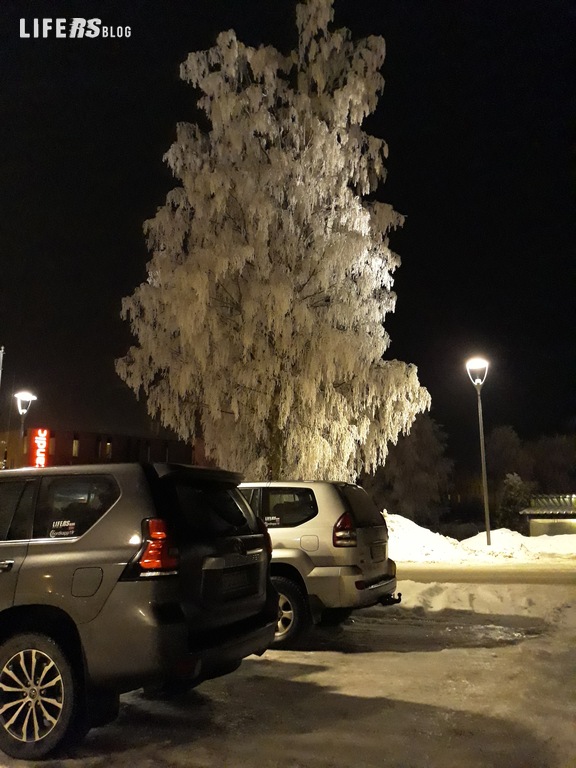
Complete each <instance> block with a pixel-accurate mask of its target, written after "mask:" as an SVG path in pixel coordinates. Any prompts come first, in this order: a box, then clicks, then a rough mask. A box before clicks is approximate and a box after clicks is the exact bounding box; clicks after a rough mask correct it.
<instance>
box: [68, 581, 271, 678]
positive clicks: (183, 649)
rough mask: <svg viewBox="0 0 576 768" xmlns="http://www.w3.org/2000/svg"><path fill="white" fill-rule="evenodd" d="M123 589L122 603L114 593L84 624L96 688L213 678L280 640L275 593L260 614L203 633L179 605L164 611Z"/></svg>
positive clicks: (88, 662) (128, 586) (82, 632)
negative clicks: (277, 632) (276, 637)
mask: <svg viewBox="0 0 576 768" xmlns="http://www.w3.org/2000/svg"><path fill="white" fill-rule="evenodd" d="M123 586H125V587H126V589H125V590H122V592H123V597H122V599H115V594H114V593H113V595H112V597H111V599H110V600H108V602H107V603H106V605H105V606H104V609H103V610H102V612H101V613H100V614H99V616H98V617H97V618H96V619H95V620H94V621H91V622H89V623H87V624H83V625H79V626H78V630H79V633H80V638H81V641H82V646H83V651H84V658H85V668H86V674H87V677H88V680H89V682H90V683H91V684H92V685H94V686H96V687H99V688H109V689H113V690H116V691H118V692H123V691H130V690H133V689H135V688H140V687H142V686H145V685H148V684H153V683H156V682H161V681H163V680H165V679H167V678H178V679H189V680H191V681H196V680H198V681H199V680H204V679H208V678H210V677H214V676H216V675H218V674H220V673H221V670H223V669H226V667H230V666H233V663H234V662H239V661H241V660H242V659H243V658H245V657H246V656H250V655H251V654H257V655H262V654H263V653H264V651H265V650H266V649H267V648H268V647H269V646H270V645H271V643H272V641H273V639H274V633H275V631H276V624H277V616H276V613H277V599H276V598H275V593H274V595H273V597H274V599H273V600H272V599H271V600H268V601H267V603H268V604H267V606H266V607H265V608H264V609H263V611H262V612H261V613H260V614H258V615H256V616H253V617H251V618H250V619H246V620H244V621H241V622H237V623H235V624H232V625H228V626H223V627H220V628H219V629H218V630H213V631H211V632H209V633H205V634H201V633H195V632H194V629H195V628H194V627H193V626H189V625H188V623H187V622H186V621H184V620H183V616H182V614H181V612H179V611H178V610H176V607H175V609H174V610H173V611H166V610H163V611H158V610H157V609H155V608H154V605H155V603H154V602H153V601H152V600H150V601H149V602H144V601H143V600H141V599H140V600H136V599H135V600H134V601H133V602H132V601H131V600H130V596H131V593H132V590H133V586H134V585H132V584H130V583H128V582H127V583H126V584H125V585H123ZM135 586H137V587H141V585H140V584H137V585H135ZM135 593H136V592H135ZM139 597H141V593H140V594H139ZM270 605H273V606H274V607H273V608H272V609H271V607H270ZM164 607H165V606H164Z"/></svg>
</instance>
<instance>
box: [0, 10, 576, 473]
mask: <svg viewBox="0 0 576 768" xmlns="http://www.w3.org/2000/svg"><path fill="white" fill-rule="evenodd" d="M335 11H336V25H337V26H347V27H349V28H350V29H351V30H352V32H353V34H354V36H355V37H358V36H362V35H366V34H379V35H383V36H384V37H385V39H386V44H387V57H386V62H385V64H384V68H383V74H384V76H385V79H386V87H385V90H384V94H383V96H382V98H381V100H380V105H379V108H378V110H377V113H376V114H375V115H374V116H373V117H372V118H371V119H370V120H369V121H368V123H367V125H366V127H367V129H368V130H369V132H370V133H373V134H375V135H377V136H379V137H382V138H384V139H385V140H386V141H387V143H388V145H389V148H390V158H389V162H388V179H387V181H386V183H385V185H384V186H383V187H382V189H381V191H380V193H379V195H378V196H379V198H380V199H381V200H386V201H387V202H390V203H392V204H393V205H394V207H395V208H396V209H397V210H399V211H400V212H401V213H403V214H405V216H406V224H405V226H404V229H403V230H401V231H399V232H397V233H395V234H394V235H393V238H392V241H391V245H392V247H393V249H394V250H395V251H397V252H398V253H399V254H400V256H401V258H402V266H401V268H400V269H399V270H398V271H397V273H396V276H395V290H396V292H397V294H398V303H397V308H396V312H395V314H394V315H391V316H389V319H388V322H387V325H386V327H387V330H388V331H389V333H390V335H391V337H392V345H391V347H390V350H389V357H396V358H399V359H402V360H405V361H407V362H413V363H415V364H416V365H417V366H418V369H419V374H420V380H421V382H422V383H423V384H424V385H425V386H427V387H428V389H429V390H430V393H431V395H432V401H433V406H432V412H431V413H432V416H433V417H434V418H435V419H436V420H437V421H438V422H439V423H440V424H442V425H443V426H444V428H445V430H446V432H447V435H448V439H449V453H450V454H451V455H452V456H453V457H454V458H456V459H459V458H460V457H465V456H466V455H468V454H469V452H470V451H473V452H476V451H477V421H476V419H477V413H476V395H475V392H474V390H473V388H472V385H471V384H470V382H469V380H468V378H467V375H466V371H465V368H464V363H465V360H466V358H467V357H469V356H471V355H475V354H482V355H484V356H486V357H487V358H488V359H489V360H490V361H491V369H490V372H489V376H488V380H487V382H486V385H485V387H484V390H483V395H482V398H483V406H484V418H485V427H486V430H487V431H489V430H490V429H491V428H492V427H493V426H497V425H500V424H511V425H512V426H514V427H515V429H516V430H517V431H518V433H519V434H520V436H521V437H523V438H532V437H537V436H538V435H541V434H555V433H558V432H561V433H566V432H569V431H571V432H574V430H575V429H576V388H575V380H576V359H575V358H576V355H575V350H576V344H575V343H574V337H575V330H576V322H575V320H576V318H575V309H574V307H575V302H574V298H573V297H574V293H575V288H576V282H575V270H574V264H575V258H574V257H575V251H576V159H575V151H576V0H545V2H543V0H505V1H503V0H474V2H471V1H470V0H336V2H335ZM59 16H60V17H64V18H68V19H69V18H71V17H73V16H81V17H88V18H90V17H98V18H100V19H102V23H103V24H106V25H109V26H114V27H117V26H118V25H122V26H125V25H128V26H130V27H131V37H130V38H129V39H116V40H110V39H107V40H103V39H96V40H86V39H84V40H71V39H56V38H54V37H52V38H50V39H47V40H43V39H21V38H20V37H19V19H20V18H25V19H26V20H27V24H28V28H29V29H31V28H32V22H33V19H34V18H43V17H51V18H57V17H59ZM228 28H234V29H235V30H236V32H237V34H238V37H239V38H240V39H241V40H242V41H243V42H245V43H247V44H250V45H259V44H262V43H267V44H273V45H276V46H277V47H279V48H281V49H284V50H287V49H288V48H290V47H293V45H294V43H295V39H296V32H295V24H294V3H293V2H292V0H290V2H288V0H275V1H274V2H271V1H270V0H243V1H242V2H241V1H240V0H188V1H186V0H170V1H169V2H160V1H159V0H158V1H157V2H150V0H146V1H145V0H124V2H121V3H119V2H117V0H66V2H62V0H51V1H50V2H48V0H44V1H43V2H32V1H28V2H24V0H20V1H19V2H14V1H13V0H2V3H1V5H0V34H1V40H0V72H1V75H0V76H1V86H0V110H1V112H0V168H1V175H0V233H1V236H0V345H4V347H5V357H4V366H3V374H2V380H1V383H0V430H2V429H6V428H7V427H10V426H11V427H12V428H14V427H15V426H16V425H17V419H18V417H17V414H16V409H15V407H14V398H13V397H12V394H13V392H14V391H17V389H19V388H23V387H25V388H29V389H31V390H32V391H33V392H34V393H35V394H36V395H37V396H38V402H37V403H35V404H34V405H33V409H34V410H33V411H31V412H30V416H29V419H30V420H31V422H34V423H37V424H41V423H44V424H46V425H47V426H51V427H52V428H54V429H65V428H66V429H78V430H80V429H90V430H95V431H102V432H106V431H108V432H115V433H118V432H125V433H130V434H137V433H141V432H143V431H144V430H145V429H146V428H147V427H148V420H147V418H146V415H145V409H144V408H143V406H142V404H138V403H137V402H136V399H135V397H134V395H133V394H132V392H131V391H130V390H128V388H127V387H126V386H125V385H124V384H123V382H122V381H121V380H120V379H119V378H118V377H117V376H116V374H115V372H114V359H115V358H116V357H118V356H120V355H122V354H124V352H125V351H126V350H127V348H128V346H129V344H130V343H131V337H130V334H129V331H128V328H127V327H126V325H125V324H124V323H122V321H121V320H120V317H119V312H120V301H121V298H122V297H123V296H125V295H127V294H130V293H131V292H132V291H133V289H134V287H135V286H136V285H137V284H139V283H140V282H141V281H142V280H143V279H144V278H145V264H146V261H147V258H148V256H147V252H146V249H145V244H144V238H143V234H142V224H143V222H144V220H145V219H147V218H150V217H152V216H153V215H154V213H155V210H156V208H157V207H158V206H160V205H162V203H163V201H164V196H165V194H166V192H167V191H168V190H169V189H170V188H172V187H173V186H174V184H175V181H174V180H173V179H172V177H171V175H170V172H169V170H168V169H167V167H166V166H165V165H164V164H163V162H162V155H163V154H164V152H165V151H166V150H167V149H168V148H169V146H170V144H171V143H172V141H173V139H174V136H175V125H176V122H177V121H182V120H194V118H195V115H196V112H195V108H194V101H195V94H194V91H193V90H192V89H191V88H190V86H188V85H186V84H184V83H182V82H181V81H180V80H179V79H178V67H179V64H180V63H181V61H182V60H183V59H184V58H185V57H186V54H187V53H188V52H189V51H191V50H199V49H205V48H208V47H210V46H211V45H212V44H213V43H214V41H215V37H216V35H217V33H218V32H219V31H221V30H223V29H228ZM32 414H34V415H32ZM473 455H474V456H475V455H476V454H475V453H473Z"/></svg>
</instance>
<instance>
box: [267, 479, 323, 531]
mask: <svg viewBox="0 0 576 768" xmlns="http://www.w3.org/2000/svg"><path fill="white" fill-rule="evenodd" d="M262 511H263V516H264V522H265V523H266V525H267V526H268V527H269V528H291V527H293V526H296V525H301V524H302V523H305V522H307V521H308V520H311V519H312V518H313V517H315V516H316V515H317V514H318V506H317V504H316V499H315V498H314V493H313V491H312V490H311V489H310V488H270V489H267V490H266V492H265V493H264V498H263V504H262Z"/></svg>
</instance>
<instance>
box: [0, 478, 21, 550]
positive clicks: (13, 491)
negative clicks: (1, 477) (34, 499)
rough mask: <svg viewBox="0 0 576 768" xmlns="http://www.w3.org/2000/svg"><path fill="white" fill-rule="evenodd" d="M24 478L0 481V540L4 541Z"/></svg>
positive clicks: (18, 499) (12, 518)
mask: <svg viewBox="0 0 576 768" xmlns="http://www.w3.org/2000/svg"><path fill="white" fill-rule="evenodd" d="M25 488H26V480H8V481H5V482H1V483H0V541H6V539H7V538H8V532H9V530H10V527H11V525H12V521H13V520H14V517H15V514H16V509H17V507H18V504H19V503H20V499H21V497H22V494H23V493H24V489H25Z"/></svg>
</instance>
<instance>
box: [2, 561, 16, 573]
mask: <svg viewBox="0 0 576 768" xmlns="http://www.w3.org/2000/svg"><path fill="white" fill-rule="evenodd" d="M13 565H14V560H0V571H11V570H12V566H13Z"/></svg>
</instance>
